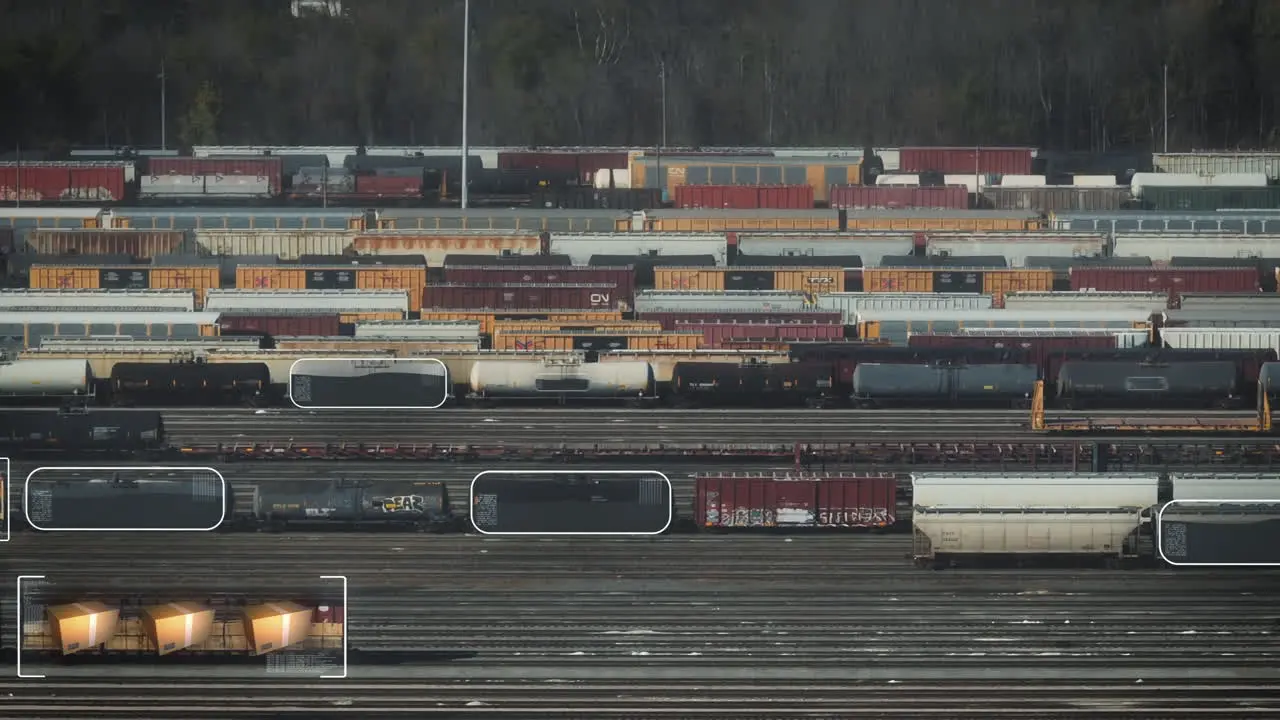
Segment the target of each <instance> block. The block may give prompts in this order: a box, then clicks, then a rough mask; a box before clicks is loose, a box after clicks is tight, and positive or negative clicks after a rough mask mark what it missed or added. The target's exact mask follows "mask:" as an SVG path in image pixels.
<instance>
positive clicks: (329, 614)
mask: <svg viewBox="0 0 1280 720" xmlns="http://www.w3.org/2000/svg"><path fill="white" fill-rule="evenodd" d="M346 616H347V613H346V608H344V607H342V606H341V605H320V606H318V607H316V609H315V611H314V612H313V613H312V614H311V622H314V623H331V624H334V625H341V624H342V623H343V622H344V621H345V618H346Z"/></svg>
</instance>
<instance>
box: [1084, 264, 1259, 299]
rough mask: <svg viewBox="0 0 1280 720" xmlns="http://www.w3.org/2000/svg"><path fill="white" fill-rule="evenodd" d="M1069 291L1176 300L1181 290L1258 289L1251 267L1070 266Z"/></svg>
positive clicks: (1226, 290)
mask: <svg viewBox="0 0 1280 720" xmlns="http://www.w3.org/2000/svg"><path fill="white" fill-rule="evenodd" d="M1071 289H1072V290H1098V291H1104V292H1109V291H1117V290H1119V291H1137V292H1160V291H1163V292H1167V293H1169V300H1170V302H1175V303H1176V302H1179V301H1180V299H1181V294H1182V293H1184V292H1208V293H1222V292H1226V293H1236V292H1258V291H1259V290H1260V289H1261V288H1260V287H1259V285H1258V270H1257V268H1252V267H1223V268H1189V267H1087V266H1076V267H1073V268H1071Z"/></svg>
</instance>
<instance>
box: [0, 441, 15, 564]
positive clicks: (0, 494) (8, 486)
mask: <svg viewBox="0 0 1280 720" xmlns="http://www.w3.org/2000/svg"><path fill="white" fill-rule="evenodd" d="M12 470H13V465H12V464H11V463H10V462H9V458H7V457H0V472H3V473H4V474H3V475H0V515H3V516H4V522H3V523H0V524H3V526H4V535H3V536H2V537H0V543H6V542H9V537H10V535H9V531H10V530H11V529H12V527H13V518H12V517H11V516H10V514H9V493H11V492H13V487H12V485H13V473H12Z"/></svg>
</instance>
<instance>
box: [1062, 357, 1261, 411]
mask: <svg viewBox="0 0 1280 720" xmlns="http://www.w3.org/2000/svg"><path fill="white" fill-rule="evenodd" d="M1241 384H1242V383H1241V381H1240V370H1239V367H1238V366H1237V364H1236V363H1233V362H1229V361H1207V362H1195V361H1188V362H1171V363H1161V364H1149V363H1141V362H1065V363H1063V364H1062V368H1061V369H1060V370H1059V371H1058V385H1057V404H1058V406H1059V407H1063V408H1066V409H1083V408H1140V409H1149V408H1161V407H1165V408H1171V407H1172V408H1187V409H1191V408H1219V409H1240V408H1243V407H1245V406H1247V405H1252V402H1250V401H1252V400H1253V398H1252V397H1247V396H1246V394H1244V393H1242V392H1241Z"/></svg>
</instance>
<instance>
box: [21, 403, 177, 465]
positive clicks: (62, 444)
mask: <svg viewBox="0 0 1280 720" xmlns="http://www.w3.org/2000/svg"><path fill="white" fill-rule="evenodd" d="M164 447H165V430H164V421H163V420H162V419H161V417H160V413H158V412H150V411H133V410H89V411H87V412H61V411H56V410H8V411H4V412H0V454H5V455H29V454H42V453H62V454H63V455H64V456H65V455H66V454H69V453H70V454H74V453H88V454H103V455H120V456H125V457H130V456H135V455H136V454H138V453H145V452H148V451H157V450H162V449H164Z"/></svg>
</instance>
